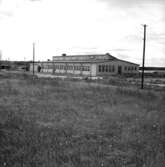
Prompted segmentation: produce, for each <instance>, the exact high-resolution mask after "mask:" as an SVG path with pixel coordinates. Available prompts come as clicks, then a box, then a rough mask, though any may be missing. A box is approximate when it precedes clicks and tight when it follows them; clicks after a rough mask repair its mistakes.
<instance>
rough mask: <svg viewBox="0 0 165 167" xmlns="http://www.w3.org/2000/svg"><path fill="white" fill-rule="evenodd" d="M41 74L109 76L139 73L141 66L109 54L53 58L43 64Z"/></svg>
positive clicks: (64, 55)
mask: <svg viewBox="0 0 165 167" xmlns="http://www.w3.org/2000/svg"><path fill="white" fill-rule="evenodd" d="M38 66H40V67H41V70H40V72H45V73H52V74H62V75H67V74H71V75H81V76H89V77H96V76H108V75H122V74H137V73H139V65H138V64H135V63H132V62H127V61H124V60H120V59H118V58H116V57H114V56H112V55H110V54H109V53H107V54H98V55H75V56H67V55H66V54H63V55H62V56H53V60H52V61H48V62H41V63H39V64H38Z"/></svg>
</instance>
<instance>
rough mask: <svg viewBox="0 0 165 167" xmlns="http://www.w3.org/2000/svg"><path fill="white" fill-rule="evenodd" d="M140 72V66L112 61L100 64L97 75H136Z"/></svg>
mask: <svg viewBox="0 0 165 167" xmlns="http://www.w3.org/2000/svg"><path fill="white" fill-rule="evenodd" d="M138 72H139V66H138V65H136V64H132V63H128V62H124V61H119V60H118V61H110V62H106V63H98V64H97V67H96V75H99V76H101V75H116V74H136V73H138Z"/></svg>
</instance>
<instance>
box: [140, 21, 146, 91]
mask: <svg viewBox="0 0 165 167" xmlns="http://www.w3.org/2000/svg"><path fill="white" fill-rule="evenodd" d="M143 27H144V38H143V62H142V63H143V64H142V79H141V89H143V88H144V64H145V50H146V27H147V25H146V24H144V25H143Z"/></svg>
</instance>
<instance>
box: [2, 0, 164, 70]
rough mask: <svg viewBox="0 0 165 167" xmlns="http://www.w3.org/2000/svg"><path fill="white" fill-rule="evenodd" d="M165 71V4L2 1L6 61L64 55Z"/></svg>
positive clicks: (148, 0) (159, 0) (144, 0)
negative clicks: (100, 56)
mask: <svg viewBox="0 0 165 167" xmlns="http://www.w3.org/2000/svg"><path fill="white" fill-rule="evenodd" d="M143 24H147V34H146V35H147V40H146V61H145V64H146V66H162V67H163V66H165V1H164V0H0V53H1V59H2V60H21V61H22V60H32V56H33V55H32V45H33V43H35V50H36V60H40V61H45V60H47V59H52V56H58V55H61V54H62V53H66V54H68V55H76V54H80V55H82V54H104V53H110V54H112V55H113V56H116V57H118V58H120V59H123V60H127V61H132V62H134V63H137V64H139V65H141V64H142V56H143Z"/></svg>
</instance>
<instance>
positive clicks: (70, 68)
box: [54, 63, 91, 76]
mask: <svg viewBox="0 0 165 167" xmlns="http://www.w3.org/2000/svg"><path fill="white" fill-rule="evenodd" d="M90 68H91V67H90V64H89V63H54V74H56V73H57V74H60V73H61V74H75V75H87V76H89V75H90V73H91V72H90Z"/></svg>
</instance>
